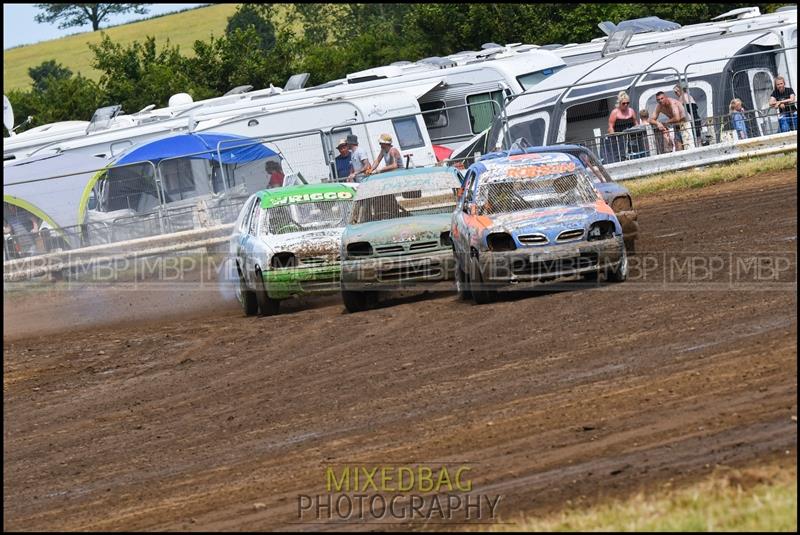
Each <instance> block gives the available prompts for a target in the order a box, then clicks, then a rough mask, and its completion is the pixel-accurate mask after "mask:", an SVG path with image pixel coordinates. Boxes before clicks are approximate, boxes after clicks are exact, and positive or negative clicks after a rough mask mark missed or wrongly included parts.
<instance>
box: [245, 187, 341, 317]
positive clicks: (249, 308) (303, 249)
mask: <svg viewBox="0 0 800 535" xmlns="http://www.w3.org/2000/svg"><path fill="white" fill-rule="evenodd" d="M354 197H355V187H354V185H349V184H306V185H301V186H288V187H283V188H273V189H266V190H261V191H259V192H258V193H255V194H253V195H251V196H250V198H249V199H248V200H247V202H246V203H245V204H244V206H243V207H242V210H241V211H240V213H239V217H238V218H237V220H236V225H235V227H234V231H233V235H232V236H231V239H230V254H231V256H232V257H233V258H234V259H235V263H236V270H237V273H238V277H239V285H238V291H237V297H238V299H239V302H240V303H241V304H242V309H243V310H244V313H245V314H246V315H248V316H252V315H255V314H257V313H258V312H259V310H260V311H261V314H262V315H272V314H277V313H278V310H279V306H280V301H281V300H282V299H287V298H289V297H292V296H294V295H301V294H306V293H311V292H314V293H317V292H336V291H338V290H339V275H340V271H341V262H340V257H339V246H340V242H341V236H342V231H343V230H344V226H345V222H346V220H347V218H348V217H349V215H350V211H351V209H352V206H353V199H354Z"/></svg>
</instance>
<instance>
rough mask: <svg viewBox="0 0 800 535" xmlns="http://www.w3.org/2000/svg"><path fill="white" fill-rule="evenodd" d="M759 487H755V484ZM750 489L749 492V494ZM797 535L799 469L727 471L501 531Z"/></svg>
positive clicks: (523, 523)
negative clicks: (775, 534)
mask: <svg viewBox="0 0 800 535" xmlns="http://www.w3.org/2000/svg"><path fill="white" fill-rule="evenodd" d="M754 483H755V484H754ZM748 487H749V488H748ZM505 529H512V530H514V531H786V532H793V531H797V466H792V467H790V468H789V469H788V470H786V469H781V468H778V467H775V466H765V467H763V468H752V469H746V470H723V471H719V472H718V473H716V474H714V475H713V476H711V477H709V478H708V479H706V480H704V481H701V482H699V483H697V484H695V485H692V486H690V487H687V488H682V489H680V490H670V489H668V488H667V489H665V490H664V492H662V493H656V494H652V495H645V494H637V495H636V496H634V497H633V498H631V499H630V500H626V501H614V502H611V503H608V504H604V505H601V506H598V507H593V508H591V509H588V510H577V509H569V510H565V511H562V512H560V513H557V514H555V515H552V516H548V517H546V518H541V519H534V518H530V519H527V520H524V521H522V522H519V523H510V524H507V525H504V526H502V527H501V528H500V531H504V530H505Z"/></svg>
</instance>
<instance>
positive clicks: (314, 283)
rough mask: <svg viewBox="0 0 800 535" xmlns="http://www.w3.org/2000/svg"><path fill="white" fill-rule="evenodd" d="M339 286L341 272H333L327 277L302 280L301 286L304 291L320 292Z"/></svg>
mask: <svg viewBox="0 0 800 535" xmlns="http://www.w3.org/2000/svg"><path fill="white" fill-rule="evenodd" d="M338 287H339V273H338V272H337V273H332V274H331V275H329V276H327V277H325V278H319V279H315V280H310V281H302V282H301V283H300V288H302V289H303V291H304V292H319V291H326V290H327V291H330V290H335V289H337V288H338Z"/></svg>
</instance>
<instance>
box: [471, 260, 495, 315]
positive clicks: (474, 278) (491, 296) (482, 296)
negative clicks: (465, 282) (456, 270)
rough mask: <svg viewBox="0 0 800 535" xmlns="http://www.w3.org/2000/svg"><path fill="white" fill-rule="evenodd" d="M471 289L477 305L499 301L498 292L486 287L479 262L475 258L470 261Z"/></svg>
mask: <svg viewBox="0 0 800 535" xmlns="http://www.w3.org/2000/svg"><path fill="white" fill-rule="evenodd" d="M469 289H470V293H471V294H472V300H473V301H474V302H475V304H476V305H485V304H487V303H491V302H493V301H495V300H496V299H497V290H489V289H488V288H486V287H485V285H484V282H483V277H482V276H481V270H480V268H479V267H478V261H477V260H476V259H474V258H472V259H471V260H470V274H469Z"/></svg>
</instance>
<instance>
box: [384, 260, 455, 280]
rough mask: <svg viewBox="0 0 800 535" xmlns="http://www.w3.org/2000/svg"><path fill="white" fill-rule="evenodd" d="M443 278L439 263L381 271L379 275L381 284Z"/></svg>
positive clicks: (397, 267)
mask: <svg viewBox="0 0 800 535" xmlns="http://www.w3.org/2000/svg"><path fill="white" fill-rule="evenodd" d="M441 277H442V266H441V265H440V264H439V262H424V263H410V264H404V265H399V266H391V267H387V268H384V269H381V270H380V271H379V272H378V273H377V279H378V281H380V282H399V281H407V280H414V279H431V278H441Z"/></svg>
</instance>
